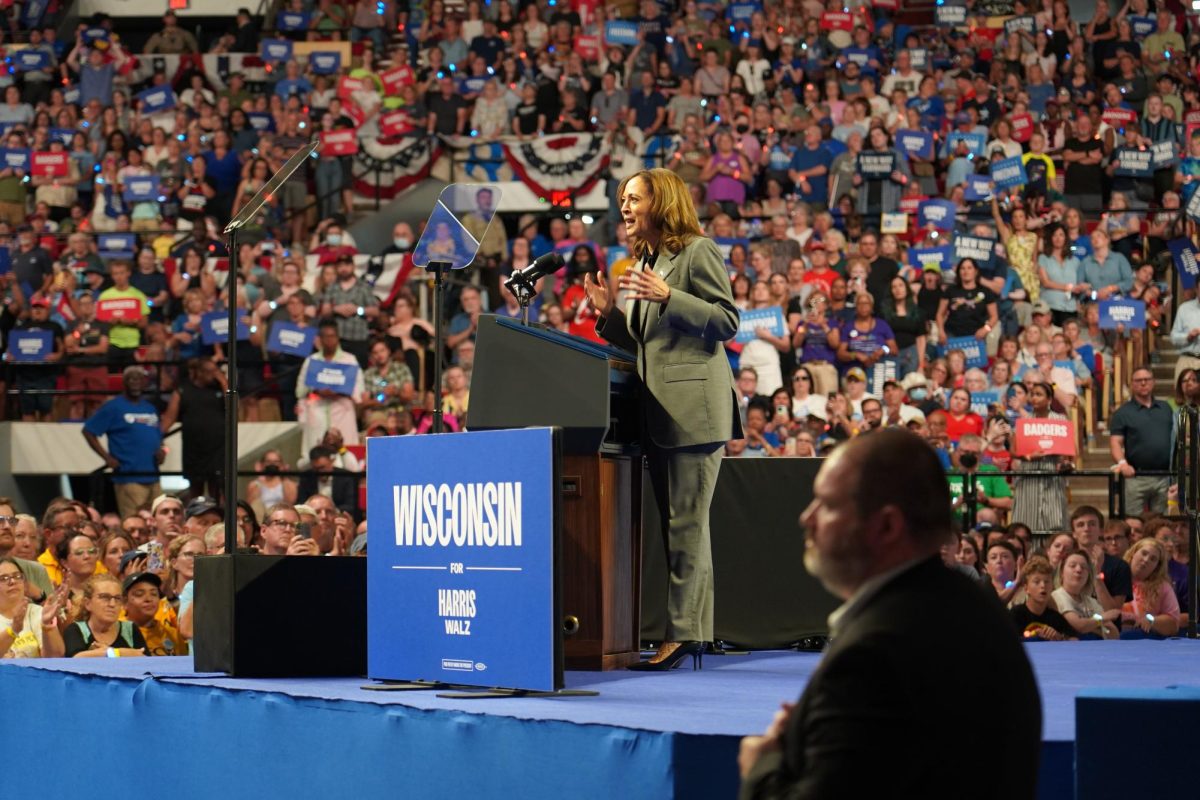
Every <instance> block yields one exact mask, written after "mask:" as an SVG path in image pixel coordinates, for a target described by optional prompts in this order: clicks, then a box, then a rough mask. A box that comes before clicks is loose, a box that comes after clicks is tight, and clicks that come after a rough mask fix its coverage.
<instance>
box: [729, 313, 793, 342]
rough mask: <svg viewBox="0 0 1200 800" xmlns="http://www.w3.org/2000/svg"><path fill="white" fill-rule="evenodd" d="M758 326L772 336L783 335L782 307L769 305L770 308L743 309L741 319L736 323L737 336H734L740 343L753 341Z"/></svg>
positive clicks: (755, 337)
mask: <svg viewBox="0 0 1200 800" xmlns="http://www.w3.org/2000/svg"><path fill="white" fill-rule="evenodd" d="M759 328H766V329H767V331H768V332H769V333H770V334H771V335H773V336H783V335H784V330H785V325H784V321H783V309H782V308H780V307H779V306H771V307H770V308H755V309H751V310H749V311H743V312H742V317H741V321H740V322H739V323H738V332H737V336H736V337H734V338H735V340H736V341H739V342H741V343H742V344H746V343H748V342H753V341H754V340H755V339H757V338H758V336H757V334H756V333H755V331H757V330H758V329H759Z"/></svg>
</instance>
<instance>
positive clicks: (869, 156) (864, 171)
mask: <svg viewBox="0 0 1200 800" xmlns="http://www.w3.org/2000/svg"><path fill="white" fill-rule="evenodd" d="M857 167H858V174H859V175H862V176H863V178H864V179H865V180H876V181H878V180H886V179H887V178H889V177H890V176H891V174H892V173H893V172H895V171H896V154H895V153H891V152H888V153H877V152H875V151H873V150H867V151H865V152H862V153H859V154H858V158H857Z"/></svg>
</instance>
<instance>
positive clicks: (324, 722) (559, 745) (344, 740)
mask: <svg viewBox="0 0 1200 800" xmlns="http://www.w3.org/2000/svg"><path fill="white" fill-rule="evenodd" d="M1027 647H1028V652H1029V654H1030V657H1031V659H1032V661H1033V663H1034V668H1035V671H1036V673H1037V677H1038V682H1039V685H1040V687H1041V692H1042V703H1043V709H1044V718H1045V724H1044V729H1043V740H1044V743H1045V744H1044V750H1043V752H1044V759H1043V761H1044V764H1043V780H1042V792H1041V796H1042V797H1070V796H1071V788H1070V787H1071V783H1072V780H1073V778H1072V762H1073V758H1074V745H1073V742H1074V738H1075V697H1076V695H1077V694H1079V693H1080V691H1081V690H1084V689H1103V688H1115V687H1134V686H1138V687H1162V688H1165V687H1169V686H1177V685H1180V684H1188V683H1191V684H1197V683H1200V678H1198V677H1197V676H1200V670H1198V668H1200V642H1192V641H1184V640H1176V641H1168V642H1078V643H1071V644H1055V643H1041V644H1030V645H1027ZM819 658H820V656H819V655H812V654H798V653H791V652H786V653H784V652H772V653H756V654H753V655H749V656H723V657H709V658H707V659H705V662H704V666H705V669H703V670H702V671H700V672H692V671H690V670H687V671H685V670H683V669H680V670H676V671H675V672H673V673H670V674H666V675H645V674H637V673H631V672H609V673H589V672H571V673H568V674H567V686H568V688H579V689H593V690H596V691H599V692H600V695H599V696H598V697H582V698H515V699H496V700H450V699H442V698H438V697H436V696H435V695H434V693H432V692H404V693H379V692H369V691H364V690H363V689H362V688H361V686H362V684H363V683H364V681H362V680H350V679H320V680H315V679H314V680H308V679H299V680H293V679H286V680H242V679H233V678H226V677H220V676H211V675H197V674H195V673H193V672H192V665H191V659H190V658H154V659H150V658H145V659H140V658H139V659H86V660H43V661H31V662H15V661H7V662H0V696H3V698H4V702H3V708H4V709H5V713H6V718H7V719H8V720H9V721H10V722H11V721H14V720H19V721H20V724H19V725H12V724H10V725H5V726H0V752H3V753H5V754H6V761H7V763H9V764H10V765H12V764H20V763H26V764H33V763H40V762H39V761H38V759H39V758H41V757H42V756H44V754H45V751H44V750H43V747H44V746H45V744H46V742H49V741H61V740H62V737H63V736H67V737H68V739H69V740H70V741H72V742H74V743H75V744H73V745H72V747H79V748H83V749H82V750H80V751H79V752H87V753H88V760H89V762H90V763H93V764H106V763H107V764H111V765H113V769H116V771H117V772H118V773H119V772H121V770H120V769H118V766H119V765H120V764H123V763H127V764H135V763H139V762H144V758H149V757H153V758H154V759H155V762H156V763H157V764H159V766H160V767H161V768H163V769H165V770H166V772H161V771H160V770H158V769H156V772H157V773H158V774H176V775H180V776H181V778H180V785H179V786H178V787H171V789H172V791H171V794H172V795H173V796H176V797H211V796H214V795H215V794H217V793H221V794H223V795H225V796H228V797H252V796H253V797H264V796H265V797H280V796H286V795H290V796H292V797H297V798H299V797H314V796H322V795H324V794H326V793H330V794H333V795H335V796H346V797H352V796H356V795H357V796H362V797H383V796H388V797H395V796H407V797H421V798H426V797H429V798H434V797H451V796H457V797H461V796H462V794H463V793H464V792H465V793H469V795H470V796H471V797H473V798H481V797H502V796H507V797H511V796H520V797H522V798H530V797H556V798H561V797H571V798H589V797H596V798H604V800H611V798H612V796H613V794H614V793H615V792H618V791H619V792H620V793H621V794H622V796H625V797H647V798H665V797H689V798H707V797H730V796H733V794H734V793H735V791H736V781H737V778H736V766H735V763H734V758H735V754H736V748H737V741H738V739H739V738H740V737H741V736H743V735H746V734H751V733H759V732H761V731H762V730H763V729H764V728H765V727H766V725H767V724H768V722H769V721H770V719H771V717H772V715H773V714H774V712H775V709H776V708H777V707H778V705H779V703H780V702H781V701H784V700H791V699H794V698H795V697H796V696H797V695H798V694H799V693H800V691H801V690H802V689H803V687H804V684H805V682H806V681H807V679H808V676H809V675H810V674H811V672H812V670H813V669H814V668H815V666H816V665H817V663H818V661H819ZM64 673H65V674H64ZM139 754H140V755H139ZM110 758H111V759H112V760H111V761H109V760H108V759H110ZM102 771H103V770H102ZM182 776H190V777H186V778H184V777H182ZM206 776H207V777H206ZM47 780H50V778H49V774H48V773H47V771H46V770H44V769H40V768H39V769H29V770H14V769H9V770H7V771H6V776H5V778H4V781H3V783H4V784H5V791H4V794H5V795H6V796H11V797H19V796H24V795H25V794H26V793H29V794H38V795H41V796H55V793H54V792H50V793H47V791H46V790H47V788H48V787H47V783H46V781H47ZM161 788H164V789H166V788H168V787H161ZM10 791H12V794H9V792H10ZM118 795H123V796H125V797H128V787H127V786H125V787H122V786H119V785H116V784H114V785H113V787H112V788H111V791H110V790H109V789H108V788H106V787H105V786H104V785H103V784H100V785H98V786H96V785H94V791H92V790H91V789H90V790H89V796H94V797H105V796H114V797H115V796H118ZM58 796H63V795H58Z"/></svg>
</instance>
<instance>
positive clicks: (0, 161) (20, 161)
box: [0, 147, 29, 172]
mask: <svg viewBox="0 0 1200 800" xmlns="http://www.w3.org/2000/svg"><path fill="white" fill-rule="evenodd" d="M0 169H23V170H25V171H26V172H28V171H29V148H28V147H5V148H0Z"/></svg>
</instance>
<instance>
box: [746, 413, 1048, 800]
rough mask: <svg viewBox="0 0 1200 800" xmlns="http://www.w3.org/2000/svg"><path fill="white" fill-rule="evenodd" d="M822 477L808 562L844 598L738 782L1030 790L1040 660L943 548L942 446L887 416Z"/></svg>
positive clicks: (826, 791) (802, 790) (785, 792)
mask: <svg viewBox="0 0 1200 800" xmlns="http://www.w3.org/2000/svg"><path fill="white" fill-rule="evenodd" d="M813 490H814V498H813V502H812V504H811V505H810V506H809V507H808V508H807V509H806V510H805V511H804V514H803V515H802V517H801V520H800V521H801V523H802V525H803V526H804V529H805V537H806V538H805V555H804V566H805V568H806V569H807V570H808V571H809V572H810V573H812V574H813V575H814V576H816V577H817V578H818V579H819V580H820V581H821V582H822V583H823V584H824V585H825V587H826V588H827V589H829V591H831V592H833V593H834V594H836V595H837V596H838V597H841V598H843V599H844V600H845V601H846V602H845V603H844V604H843V605H842V606H841V607H840V608H838V609H837V610H836V611H835V612H834V613H833V614H832V615H831V616H830V619H829V622H830V631H831V637H832V642H831V644H830V645H829V647H828V649H827V650H826V651H825V654H824V656H823V658H822V659H821V664H820V666H819V667H818V668H817V669H816V671H815V672H814V673H813V675H812V677H811V679H810V680H809V681H808V685H807V686H806V687H805V690H804V693H803V694H802V695H801V696H800V699H799V701H797V702H796V703H795V704H794V705H792V704H790V703H789V704H785V705H784V707H783V709H782V710H781V711H780V712H779V713H778V714H776V717H775V721H774V722H773V723H772V725H771V727H770V728H768V729H767V731H766V733H765V734H764V735H762V736H750V737H747V738H745V739H743V740H742V746H741V752H740V754H739V756H738V766H739V768H740V770H741V775H742V789H741V797H742V798H743V799H744V800H751V798H797V799H799V798H823V799H824V798H842V797H844V798H868V797H920V798H922V799H923V800H929V799H930V798H962V797H971V798H976V799H978V798H997V800H999V799H1000V798H1003V800H1024V799H1025V798H1032V797H1034V795H1035V790H1036V786H1037V768H1038V752H1039V750H1040V749H1041V703H1040V700H1039V697H1038V690H1037V686H1036V684H1035V683H1034V679H1033V672H1032V670H1031V669H1030V666H1029V661H1028V659H1027V658H1026V657H1025V652H1024V649H1023V646H1022V644H1021V639H1020V636H1019V634H1018V632H1017V630H1016V629H1015V628H1014V626H1013V623H1012V621H1011V620H1010V618H1009V616H1008V614H1007V613H1006V612H1005V611H1004V609H1003V608H1002V607H1001V605H1000V603H999V601H998V600H997V599H996V597H995V596H994V595H992V594H989V593H988V592H986V591H985V590H983V589H981V588H980V586H979V585H978V583H977V582H974V581H971V580H970V579H968V578H966V577H964V576H963V575H961V574H959V573H956V572H953V571H951V570H949V569H947V568H946V567H945V566H944V565H943V563H942V560H941V558H940V557H939V553H938V550H939V548H940V547H941V545H942V543H943V542H944V541H945V540H946V539H947V538H948V537H950V536H951V532H952V530H953V520H952V518H951V512H950V492H949V489H948V487H947V484H946V477H945V474H944V473H943V472H942V469H941V467H940V465H939V463H938V459H937V456H936V455H935V454H934V452H933V450H932V449H931V448H930V447H929V446H928V445H927V444H926V443H925V442H924V441H923V440H922V439H920V438H918V437H917V436H915V435H913V434H911V433H909V432H907V431H904V430H900V429H896V428H891V429H887V430H883V431H877V432H875V433H872V434H871V435H870V436H862V437H859V438H856V439H854V440H852V441H851V442H849V443H848V444H845V445H843V446H841V447H840V448H838V449H837V450H836V451H834V454H833V455H832V456H831V457H830V458H829V459H828V460H826V462H825V464H824V466H823V467H822V468H821V471H820V473H819V474H818V475H817V479H816V483H815V484H814V486H813ZM988 765H991V766H993V767H995V768H994V769H992V768H989V766H988Z"/></svg>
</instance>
